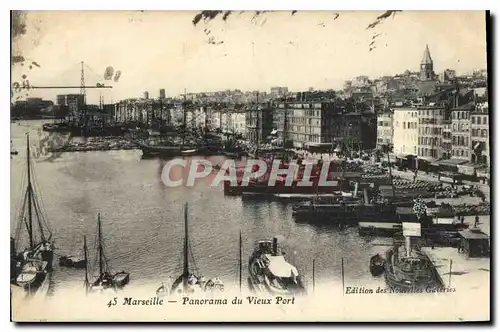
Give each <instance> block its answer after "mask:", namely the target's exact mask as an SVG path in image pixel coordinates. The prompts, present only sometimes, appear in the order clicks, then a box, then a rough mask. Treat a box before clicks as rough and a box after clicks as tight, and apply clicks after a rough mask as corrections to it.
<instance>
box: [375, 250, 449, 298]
mask: <svg viewBox="0 0 500 332" xmlns="http://www.w3.org/2000/svg"><path fill="white" fill-rule="evenodd" d="M407 249H408V248H406V247H405V246H404V245H401V244H398V243H395V244H394V246H393V247H391V248H390V249H389V250H387V252H386V258H385V264H384V273H385V281H386V284H387V286H388V287H390V288H392V289H393V290H394V291H395V292H399V293H403V292H414V291H418V290H422V289H426V288H428V287H430V288H443V287H444V284H443V281H442V280H441V277H440V276H439V274H438V272H437V271H436V268H435V267H434V265H433V263H432V261H431V260H430V259H429V257H428V256H427V255H426V254H425V253H423V252H422V251H421V250H418V249H417V248H412V249H411V250H410V251H408V250H407Z"/></svg>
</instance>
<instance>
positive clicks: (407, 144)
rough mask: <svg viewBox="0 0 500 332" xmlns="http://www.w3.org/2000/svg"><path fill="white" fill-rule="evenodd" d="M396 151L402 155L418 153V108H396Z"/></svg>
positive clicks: (394, 126) (394, 133)
mask: <svg viewBox="0 0 500 332" xmlns="http://www.w3.org/2000/svg"><path fill="white" fill-rule="evenodd" d="M393 128H394V129H393V145H394V153H395V154H397V155H400V156H405V155H414V156H416V155H417V153H418V110H417V109H416V108H395V109H394V115H393Z"/></svg>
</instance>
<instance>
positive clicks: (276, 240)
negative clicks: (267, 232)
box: [273, 237, 278, 256]
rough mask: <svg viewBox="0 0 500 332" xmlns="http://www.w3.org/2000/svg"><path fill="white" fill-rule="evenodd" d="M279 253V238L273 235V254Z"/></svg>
mask: <svg viewBox="0 0 500 332" xmlns="http://www.w3.org/2000/svg"><path fill="white" fill-rule="evenodd" d="M277 255H278V238H277V237H273V256H277Z"/></svg>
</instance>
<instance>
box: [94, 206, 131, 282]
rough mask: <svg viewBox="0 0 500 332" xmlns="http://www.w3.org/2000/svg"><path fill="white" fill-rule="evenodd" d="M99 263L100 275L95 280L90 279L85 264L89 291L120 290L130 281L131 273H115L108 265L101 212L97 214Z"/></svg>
mask: <svg viewBox="0 0 500 332" xmlns="http://www.w3.org/2000/svg"><path fill="white" fill-rule="evenodd" d="M84 253H85V261H86V260H87V241H86V239H85V238H84ZM97 255H98V258H97V264H98V265H99V266H98V275H97V276H96V278H95V279H94V281H93V282H91V283H89V280H88V266H87V264H85V285H86V290H87V291H89V292H94V291H104V290H107V289H113V290H115V291H116V290H118V289H121V288H123V287H125V286H126V285H127V284H128V283H129V281H130V273H128V272H125V271H121V272H118V273H115V274H113V273H112V272H111V269H110V267H109V265H108V260H107V258H106V256H105V253H104V243H103V237H102V225H101V214H100V213H99V214H98V215H97Z"/></svg>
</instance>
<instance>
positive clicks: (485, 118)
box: [470, 103, 490, 166]
mask: <svg viewBox="0 0 500 332" xmlns="http://www.w3.org/2000/svg"><path fill="white" fill-rule="evenodd" d="M489 120H490V119H489V108H488V103H484V104H479V105H477V107H476V109H475V110H474V111H473V112H471V115H470V126H471V130H470V131H471V141H472V142H471V148H472V149H471V153H472V155H471V161H472V162H473V163H475V164H486V165H488V166H489V165H490V144H489V137H490V133H489V129H490V128H489Z"/></svg>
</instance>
